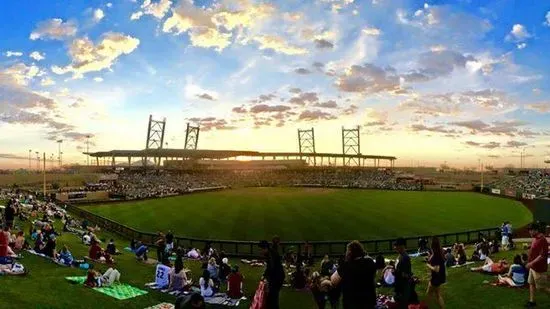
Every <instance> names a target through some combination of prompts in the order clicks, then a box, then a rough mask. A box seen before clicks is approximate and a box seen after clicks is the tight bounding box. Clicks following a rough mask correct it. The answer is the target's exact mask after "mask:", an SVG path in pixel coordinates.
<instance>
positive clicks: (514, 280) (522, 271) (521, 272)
mask: <svg viewBox="0 0 550 309" xmlns="http://www.w3.org/2000/svg"><path fill="white" fill-rule="evenodd" d="M526 274H527V269H526V268H525V266H523V264H522V261H521V255H519V254H517V255H516V256H515V257H514V264H512V266H510V270H509V271H508V274H506V275H503V276H501V275H499V276H498V282H499V283H501V284H507V285H509V286H511V287H520V286H524V285H525V281H526V280H525V277H526Z"/></svg>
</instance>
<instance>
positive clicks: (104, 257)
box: [88, 239, 115, 264]
mask: <svg viewBox="0 0 550 309" xmlns="http://www.w3.org/2000/svg"><path fill="white" fill-rule="evenodd" d="M88 256H89V257H90V259H92V260H95V261H100V262H105V263H107V264H113V263H114V262H115V261H114V260H113V259H112V257H111V255H110V254H109V253H107V252H105V251H104V250H103V249H102V248H101V247H100V246H99V243H98V242H97V241H96V240H95V239H93V240H92V243H91V245H90V251H89V252H88Z"/></svg>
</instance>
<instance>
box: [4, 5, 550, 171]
mask: <svg viewBox="0 0 550 309" xmlns="http://www.w3.org/2000/svg"><path fill="white" fill-rule="evenodd" d="M0 38H1V39H0V130H1V131H0V132H2V133H1V134H0V167H17V166H20V167H25V166H28V160H26V158H28V156H29V150H31V153H32V157H35V155H34V153H35V152H36V151H38V152H40V153H43V152H45V153H46V154H47V157H48V158H51V157H53V158H57V152H58V144H57V143H56V141H57V140H63V144H62V151H63V160H64V162H65V163H67V162H74V163H80V164H83V163H85V161H86V157H85V156H84V155H83V154H82V152H84V151H85V150H86V141H87V140H88V138H87V137H88V136H89V137H90V138H89V145H90V151H99V150H112V149H143V148H145V140H146V135H147V121H148V119H149V115H150V114H152V115H153V117H154V118H155V119H159V120H161V119H163V118H166V122H167V123H166V140H165V142H166V145H165V147H167V148H183V147H184V143H185V127H186V124H187V123H191V124H193V125H195V124H198V125H200V127H201V134H200V140H199V148H202V149H235V150H258V151H298V140H297V129H309V128H315V138H316V148H317V149H316V150H317V152H336V153H340V152H341V151H342V141H341V130H342V127H345V128H354V127H357V126H360V132H361V152H362V153H363V154H372V155H393V156H396V157H398V161H397V165H398V166H399V165H401V166H403V165H410V164H413V165H418V164H422V165H433V166H438V165H440V164H442V163H444V162H447V164H448V165H451V166H472V165H473V166H476V165H477V164H478V162H480V161H481V162H485V164H486V165H493V166H504V165H507V164H514V165H516V166H519V164H520V156H521V153H524V154H525V157H526V159H525V160H526V164H528V165H532V166H539V167H541V166H543V165H544V163H543V161H544V160H545V159H548V158H549V154H550V80H549V79H550V57H549V56H548V55H549V51H550V1H540V0H521V1H520V0H518V1H512V0H487V1H472V0H454V1H428V2H422V1H413V0H391V1H390V0H355V1H354V0H312V1H307V0H305V1H299V0H287V1H272V2H269V1H256V0H218V1H202V0H200V1H199V0H194V1H193V0H110V1H95V0H88V1H84V0H81V1H79V0H71V1H69V0H65V1H61V0H58V1H53V0H17V1H15V0H6V1H3V2H2V10H0Z"/></svg>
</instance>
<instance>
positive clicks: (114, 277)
mask: <svg viewBox="0 0 550 309" xmlns="http://www.w3.org/2000/svg"><path fill="white" fill-rule="evenodd" d="M115 282H118V283H120V272H119V271H118V270H116V269H113V268H109V269H107V271H106V272H105V273H104V274H103V275H102V274H101V273H99V272H98V271H96V270H95V269H94V265H93V264H90V268H88V273H87V275H86V281H84V285H85V286H87V287H89V288H96V287H102V286H111V285H113V284H114V283H115Z"/></svg>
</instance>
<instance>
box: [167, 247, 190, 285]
mask: <svg viewBox="0 0 550 309" xmlns="http://www.w3.org/2000/svg"><path fill="white" fill-rule="evenodd" d="M181 253H182V252H178V254H177V256H176V261H175V263H174V268H172V269H171V270H170V284H169V286H168V289H170V291H183V290H184V289H185V288H186V287H187V285H188V283H189V282H188V280H187V274H186V273H185V269H184V268H183V256H182V254H181Z"/></svg>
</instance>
